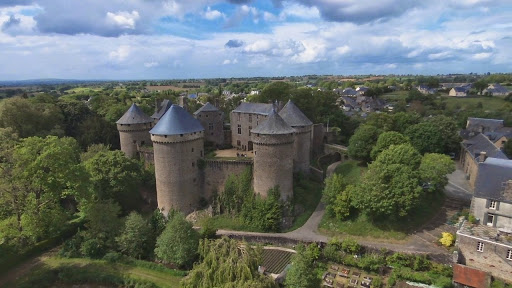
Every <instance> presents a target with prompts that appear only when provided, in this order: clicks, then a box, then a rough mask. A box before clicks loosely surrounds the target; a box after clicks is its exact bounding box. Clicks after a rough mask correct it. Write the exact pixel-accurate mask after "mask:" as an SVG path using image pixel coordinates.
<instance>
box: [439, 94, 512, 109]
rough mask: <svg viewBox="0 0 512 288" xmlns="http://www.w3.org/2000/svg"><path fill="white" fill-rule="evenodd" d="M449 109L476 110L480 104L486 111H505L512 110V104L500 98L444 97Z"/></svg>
mask: <svg viewBox="0 0 512 288" xmlns="http://www.w3.org/2000/svg"><path fill="white" fill-rule="evenodd" d="M442 100H443V101H445V102H446V108H448V109H464V110H471V109H475V108H476V106H477V105H478V103H482V109H483V110H484V111H487V110H488V111H500V110H503V109H507V110H510V109H512V103H510V102H507V101H505V100H504V99H503V98H500V97H462V98H457V97H443V99H442Z"/></svg>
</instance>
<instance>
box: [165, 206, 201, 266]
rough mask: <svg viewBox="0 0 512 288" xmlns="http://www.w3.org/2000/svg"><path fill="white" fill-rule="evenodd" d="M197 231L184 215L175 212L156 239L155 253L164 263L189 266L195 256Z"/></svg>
mask: <svg viewBox="0 0 512 288" xmlns="http://www.w3.org/2000/svg"><path fill="white" fill-rule="evenodd" d="M198 245H199V233H198V232H197V231H196V230H194V228H192V224H191V223H190V222H188V221H187V220H185V216H183V214H181V213H177V214H176V215H174V216H173V217H172V219H170V221H169V222H168V223H167V226H166V227H165V229H164V231H163V232H162V234H161V235H160V236H159V237H158V239H157V240H156V248H155V255H156V256H157V258H158V259H160V260H163V261H164V262H166V263H174V264H176V265H178V266H180V267H190V266H191V265H192V263H194V260H195V259H196V256H197V248H198Z"/></svg>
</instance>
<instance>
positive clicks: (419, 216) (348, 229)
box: [320, 160, 443, 240]
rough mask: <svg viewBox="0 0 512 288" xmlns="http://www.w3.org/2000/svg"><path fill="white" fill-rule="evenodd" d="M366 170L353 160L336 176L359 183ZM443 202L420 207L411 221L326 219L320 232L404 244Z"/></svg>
mask: <svg viewBox="0 0 512 288" xmlns="http://www.w3.org/2000/svg"><path fill="white" fill-rule="evenodd" d="M366 169H367V168H366V167H362V166H360V165H359V164H358V162H357V161H353V160H350V161H347V162H344V163H342V164H340V165H339V166H338V167H337V168H336V171H335V173H338V174H341V175H343V176H344V177H345V178H346V179H347V180H348V183H357V182H359V179H360V177H361V175H362V174H364V172H366ZM442 202H443V197H441V196H440V197H437V198H435V199H432V200H431V201H425V205H423V206H421V207H418V209H416V210H415V211H414V215H413V216H412V217H409V218H407V219H406V220H403V221H399V222H391V221H387V222H381V223H375V222H372V221H370V220H369V219H368V218H367V217H366V216H365V215H363V214H360V215H352V217H350V218H349V219H347V220H344V221H340V220H338V219H336V218H331V217H328V216H327V215H326V216H324V218H323V219H322V222H321V223H320V231H321V232H322V233H324V234H327V235H330V236H336V235H337V236H343V235H352V236H358V237H364V238H365V237H369V238H381V239H394V240H403V239H405V238H406V237H407V235H408V234H409V233H410V232H411V231H413V230H414V229H415V228H417V227H418V226H420V225H421V224H423V223H425V222H426V221H428V219H430V218H432V216H433V215H434V214H435V213H436V212H437V210H438V208H439V207H440V206H441V204H442ZM436 208H437V209H436Z"/></svg>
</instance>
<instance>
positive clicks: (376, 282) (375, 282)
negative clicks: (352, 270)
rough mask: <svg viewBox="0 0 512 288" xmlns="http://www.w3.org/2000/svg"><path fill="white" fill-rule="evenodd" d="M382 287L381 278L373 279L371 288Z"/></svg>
mask: <svg viewBox="0 0 512 288" xmlns="http://www.w3.org/2000/svg"><path fill="white" fill-rule="evenodd" d="M381 286H382V278H380V277H374V278H373V281H372V287H373V288H380V287H381Z"/></svg>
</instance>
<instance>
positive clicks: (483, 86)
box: [473, 79, 488, 95]
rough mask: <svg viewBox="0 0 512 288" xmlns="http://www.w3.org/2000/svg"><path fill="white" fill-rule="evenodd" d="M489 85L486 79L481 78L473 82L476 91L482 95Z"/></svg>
mask: <svg viewBox="0 0 512 288" xmlns="http://www.w3.org/2000/svg"><path fill="white" fill-rule="evenodd" d="M487 86H488V84H487V82H486V81H485V80H484V79H480V80H478V81H476V82H475V83H473V88H475V90H476V92H477V93H478V94H480V95H481V94H482V92H483V91H484V89H486V88H487Z"/></svg>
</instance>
